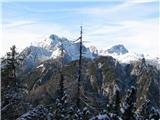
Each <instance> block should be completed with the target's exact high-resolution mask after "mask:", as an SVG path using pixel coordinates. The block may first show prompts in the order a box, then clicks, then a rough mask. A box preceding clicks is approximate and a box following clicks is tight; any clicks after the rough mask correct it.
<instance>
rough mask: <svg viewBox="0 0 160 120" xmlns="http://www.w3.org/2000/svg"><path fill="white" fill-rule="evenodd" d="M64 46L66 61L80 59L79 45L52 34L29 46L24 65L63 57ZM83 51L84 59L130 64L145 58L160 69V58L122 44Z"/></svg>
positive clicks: (29, 65) (23, 52) (25, 51)
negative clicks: (109, 60) (102, 57)
mask: <svg viewBox="0 0 160 120" xmlns="http://www.w3.org/2000/svg"><path fill="white" fill-rule="evenodd" d="M62 45H63V50H64V51H63V52H64V60H65V61H74V60H78V59H79V43H74V42H73V41H69V40H68V39H66V38H60V37H58V36H57V35H54V34H52V35H50V36H49V37H48V38H46V39H45V40H43V41H41V42H38V43H37V44H35V45H32V46H29V47H27V48H25V49H24V50H23V51H22V52H21V54H23V55H24V56H25V62H24V64H25V65H26V67H27V69H30V68H32V67H34V66H36V65H38V64H39V63H40V62H42V61H45V60H48V59H56V58H58V57H60V56H61V47H62ZM82 50H83V57H85V58H90V59H94V58H96V57H98V56H112V57H113V58H115V59H117V60H118V61H119V62H121V63H129V62H133V61H138V60H141V59H142V58H145V59H146V60H147V61H148V62H149V63H150V64H152V65H155V66H156V67H157V68H160V58H158V57H156V58H153V57H150V56H149V55H147V56H146V55H143V54H137V53H131V52H129V51H128V50H127V49H126V48H125V47H124V45H122V44H118V45H115V46H113V47H111V48H109V49H106V50H97V48H96V47H95V46H91V47H89V48H87V47H85V46H84V45H83V49H82Z"/></svg>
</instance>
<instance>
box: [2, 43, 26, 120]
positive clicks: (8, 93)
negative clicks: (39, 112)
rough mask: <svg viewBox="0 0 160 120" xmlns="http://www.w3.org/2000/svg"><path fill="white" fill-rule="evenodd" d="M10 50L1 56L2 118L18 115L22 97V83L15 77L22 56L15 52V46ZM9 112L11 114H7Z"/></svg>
mask: <svg viewBox="0 0 160 120" xmlns="http://www.w3.org/2000/svg"><path fill="white" fill-rule="evenodd" d="M10 50H11V51H10V52H8V53H7V54H6V56H5V57H4V58H2V66H1V75H2V80H1V83H2V94H1V95H2V109H1V113H2V117H3V119H10V117H12V118H16V117H17V116H18V115H19V112H20V111H19V110H18V109H19V107H20V105H19V106H17V105H18V104H21V101H22V99H23V97H24V96H23V90H22V88H23V87H22V83H21V81H20V79H19V78H17V75H16V74H17V68H18V67H19V66H20V63H21V62H22V60H23V58H22V57H21V56H20V55H19V54H18V53H17V52H16V46H15V45H13V46H12V47H11V48H10ZM9 112H11V113H13V112H14V113H13V114H9Z"/></svg>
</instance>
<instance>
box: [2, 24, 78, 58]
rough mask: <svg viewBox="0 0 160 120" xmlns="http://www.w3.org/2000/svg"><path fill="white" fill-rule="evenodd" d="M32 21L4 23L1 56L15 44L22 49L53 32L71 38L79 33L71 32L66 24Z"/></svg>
mask: <svg viewBox="0 0 160 120" xmlns="http://www.w3.org/2000/svg"><path fill="white" fill-rule="evenodd" d="M29 23H31V24H29ZM32 23H33V22H27V21H26V22H25V21H24V22H22V21H16V22H11V23H8V24H3V30H2V39H1V45H2V46H1V53H0V56H2V55H4V54H5V53H6V52H7V51H8V50H9V48H10V47H11V46H12V45H14V44H15V45H16V46H17V48H18V50H19V51H21V50H22V49H24V48H25V47H26V46H29V45H30V44H31V43H34V42H38V41H42V40H44V39H45V38H46V37H48V36H49V35H51V34H57V35H58V36H60V37H68V38H69V39H73V38H76V37H77V36H78V35H79V33H74V32H71V31H70V30H69V29H67V28H65V26H62V25H59V24H42V23H36V22H34V24H32ZM17 26H18V27H17ZM76 35H77V36H76Z"/></svg>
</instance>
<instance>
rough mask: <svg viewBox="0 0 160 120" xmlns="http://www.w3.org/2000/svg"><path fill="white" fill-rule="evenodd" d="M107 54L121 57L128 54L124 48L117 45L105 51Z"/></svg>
mask: <svg viewBox="0 0 160 120" xmlns="http://www.w3.org/2000/svg"><path fill="white" fill-rule="evenodd" d="M107 52H108V53H110V54H117V55H122V54H126V53H128V50H127V49H126V48H125V47H124V45H122V44H119V45H115V46H113V47H111V48H110V49H108V50H107Z"/></svg>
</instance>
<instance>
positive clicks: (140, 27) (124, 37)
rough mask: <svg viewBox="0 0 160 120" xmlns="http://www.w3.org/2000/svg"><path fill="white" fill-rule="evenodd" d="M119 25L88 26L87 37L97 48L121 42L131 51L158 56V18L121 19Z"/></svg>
mask: <svg viewBox="0 0 160 120" xmlns="http://www.w3.org/2000/svg"><path fill="white" fill-rule="evenodd" d="M119 24H121V25H119V26H115V27H113V26H107V25H106V26H102V27H96V28H94V27H92V28H91V27H90V28H89V30H88V31H91V30H93V31H91V32H89V33H87V34H86V36H87V39H88V40H90V41H91V43H92V44H94V45H96V46H97V47H98V48H99V49H100V48H106V47H107V46H111V45H114V44H118V43H122V44H124V45H126V47H128V48H129V50H131V51H132V52H137V53H146V54H147V53H148V54H153V55H154V56H160V55H159V53H160V50H159V48H160V44H159V43H160V41H159V36H158V35H159V29H158V20H154V19H151V20H145V21H123V22H119Z"/></svg>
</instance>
